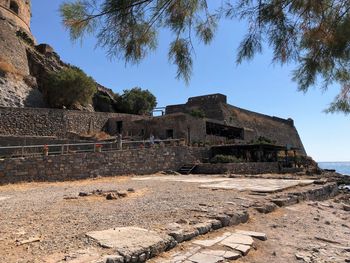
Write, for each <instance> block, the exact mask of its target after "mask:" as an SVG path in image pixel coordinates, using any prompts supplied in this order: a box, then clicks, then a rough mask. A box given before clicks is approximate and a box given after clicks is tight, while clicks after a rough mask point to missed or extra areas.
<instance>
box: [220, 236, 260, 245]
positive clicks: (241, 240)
mask: <svg viewBox="0 0 350 263" xmlns="http://www.w3.org/2000/svg"><path fill="white" fill-rule="evenodd" d="M253 243H254V240H253V238H251V237H250V236H246V235H241V234H236V233H233V234H232V235H230V236H228V237H227V238H225V239H224V240H223V241H221V243H220V244H223V245H226V244H237V245H247V246H252V245H253Z"/></svg>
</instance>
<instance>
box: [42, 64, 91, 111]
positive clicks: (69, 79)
mask: <svg viewBox="0 0 350 263" xmlns="http://www.w3.org/2000/svg"><path fill="white" fill-rule="evenodd" d="M95 93H96V83H95V81H94V80H93V79H92V78H91V77H89V76H87V75H86V74H85V73H84V72H83V71H82V70H81V69H79V68H77V67H69V68H64V69H62V70H60V71H58V72H55V73H51V74H50V75H49V76H48V78H47V80H46V83H45V95H46V100H47V102H48V104H49V105H50V106H51V107H53V108H62V107H64V106H65V107H67V108H71V107H72V106H73V105H75V104H77V103H79V104H80V105H83V106H86V105H88V104H89V103H91V101H92V97H93V95H94V94H95Z"/></svg>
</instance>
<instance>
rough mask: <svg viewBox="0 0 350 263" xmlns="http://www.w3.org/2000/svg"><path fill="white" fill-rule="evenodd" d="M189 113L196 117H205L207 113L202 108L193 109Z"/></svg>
mask: <svg viewBox="0 0 350 263" xmlns="http://www.w3.org/2000/svg"><path fill="white" fill-rule="evenodd" d="M189 114H190V115H191V116H192V117H195V118H205V113H204V111H202V110H200V109H193V110H191V111H190V112H189Z"/></svg>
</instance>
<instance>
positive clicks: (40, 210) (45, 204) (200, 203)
mask: <svg viewBox="0 0 350 263" xmlns="http://www.w3.org/2000/svg"><path fill="white" fill-rule="evenodd" d="M213 178H216V177H213ZM251 180H254V179H251ZM310 187H311V186H302V187H299V188H302V189H308V188H310ZM96 190H103V191H107V192H108V191H115V190H122V191H127V190H133V191H129V193H128V195H127V197H124V198H118V199H116V200H106V198H105V196H99V195H93V196H87V197H78V195H79V193H80V192H84V193H90V192H92V191H96ZM291 190H293V189H288V190H285V191H284V192H287V191H291ZM273 196H274V194H273V193H272V194H261V193H259V194H257V193H253V192H251V191H237V190H233V189H230V190H223V189H222V190H221V189H210V188H205V189H203V188H200V187H198V183H184V182H176V181H161V180H146V181H142V180H133V178H132V177H110V178H99V179H95V180H93V179H91V180H83V181H75V182H61V183H25V184H17V185H7V186H1V187H0V262H9V263H11V262H23V263H24V262H90V261H88V260H87V261H74V258H73V259H72V258H71V255H72V254H74V253H76V252H77V251H80V250H82V249H84V250H89V249H91V251H93V253H96V254H98V255H102V254H108V253H109V252H110V251H108V249H102V248H99V247H98V246H97V245H96V244H94V243H93V242H91V240H89V239H87V238H86V236H85V234H86V232H88V231H95V230H104V229H109V228H113V227H122V226H138V227H142V228H146V229H150V230H159V231H161V230H162V228H163V227H164V226H165V225H166V224H169V223H173V222H178V221H181V220H182V221H184V220H185V221H187V222H190V223H196V222H201V221H202V219H203V218H205V217H206V215H207V214H210V213H219V212H220V211H221V210H223V209H227V208H229V209H233V210H247V209H249V211H250V213H251V219H250V220H249V223H248V224H245V225H243V226H244V227H246V228H247V229H250V230H256V231H259V232H265V233H267V234H268V237H269V239H268V241H266V242H264V243H261V244H260V243H258V244H257V248H258V249H257V250H256V251H252V252H251V253H250V254H249V255H248V257H245V258H243V259H242V260H241V262H296V256H295V254H296V253H300V254H301V255H298V256H302V257H305V258H306V257H307V256H309V254H311V256H310V257H313V256H314V254H315V255H317V257H318V258H326V259H327V260H328V261H327V260H325V261H315V260H314V261H309V262H345V261H344V260H345V259H349V252H343V250H344V248H337V247H349V246H350V244H349V240H350V238H349V236H350V235H349V233H350V229H349V224H350V223H349V222H350V212H345V211H343V210H341V209H340V203H335V202H333V201H332V202H317V203H315V202H308V203H303V204H299V205H296V206H291V207H288V208H281V209H279V210H277V211H276V212H273V213H271V214H267V215H264V214H259V213H257V212H256V211H255V210H253V209H252V208H251V207H253V206H254V205H256V204H257V203H260V202H264V201H265V200H266V199H268V198H272V197H273ZM342 202H344V200H342ZM316 218H317V219H316ZM241 228H242V227H241ZM326 239H327V240H328V241H325V240H326ZM329 240H332V242H329ZM28 241H29V243H26V242H28ZM33 241H34V242H33ZM23 243H24V244H23ZM317 251H318V252H317ZM308 253H309V254H308ZM323 254H325V255H326V256H324V257H321V256H322V255H323ZM327 257H329V258H327ZM332 257H333V258H332ZM281 259H283V261H281ZM238 262H239V261H238Z"/></svg>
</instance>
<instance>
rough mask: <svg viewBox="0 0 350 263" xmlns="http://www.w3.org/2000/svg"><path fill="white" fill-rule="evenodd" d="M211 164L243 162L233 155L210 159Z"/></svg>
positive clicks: (220, 155) (217, 156)
mask: <svg viewBox="0 0 350 263" xmlns="http://www.w3.org/2000/svg"><path fill="white" fill-rule="evenodd" d="M210 162H211V163H240V162H242V160H240V159H239V158H237V157H236V156H233V155H222V154H218V155H215V156H214V157H213V158H211V159H210Z"/></svg>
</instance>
